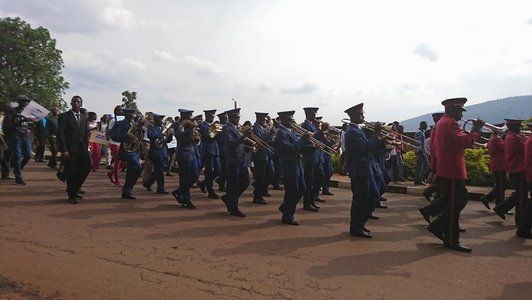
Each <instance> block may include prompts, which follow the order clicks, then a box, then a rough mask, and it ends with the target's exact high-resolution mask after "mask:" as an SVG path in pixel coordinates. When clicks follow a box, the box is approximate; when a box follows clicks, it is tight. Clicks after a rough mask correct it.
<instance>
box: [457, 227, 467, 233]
mask: <svg viewBox="0 0 532 300" xmlns="http://www.w3.org/2000/svg"><path fill="white" fill-rule="evenodd" d="M458 231H459V232H466V230H465V228H458Z"/></svg>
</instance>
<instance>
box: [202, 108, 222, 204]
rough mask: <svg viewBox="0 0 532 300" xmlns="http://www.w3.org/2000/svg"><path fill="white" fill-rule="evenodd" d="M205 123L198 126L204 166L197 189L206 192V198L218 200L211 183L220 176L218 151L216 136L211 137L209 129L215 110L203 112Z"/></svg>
mask: <svg viewBox="0 0 532 300" xmlns="http://www.w3.org/2000/svg"><path fill="white" fill-rule="evenodd" d="M203 112H204V113H205V121H204V122H202V123H201V125H200V126H199V132H200V135H201V145H202V155H201V157H202V162H203V165H204V166H205V178H204V179H203V181H200V182H199V183H198V187H199V188H200V189H201V191H202V192H203V193H205V192H208V195H207V197H208V198H210V199H218V198H219V197H218V195H216V193H215V192H214V189H213V187H212V186H213V182H214V178H216V174H220V168H221V167H220V150H219V149H218V142H217V141H216V136H214V137H211V135H210V134H209V128H210V127H211V126H212V124H213V122H214V115H215V114H216V109H211V110H204V111H203Z"/></svg>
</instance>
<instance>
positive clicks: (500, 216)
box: [493, 206, 506, 220]
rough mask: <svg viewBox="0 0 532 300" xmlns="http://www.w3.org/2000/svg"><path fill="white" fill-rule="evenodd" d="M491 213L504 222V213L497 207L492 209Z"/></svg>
mask: <svg viewBox="0 0 532 300" xmlns="http://www.w3.org/2000/svg"><path fill="white" fill-rule="evenodd" d="M493 211H494V212H495V213H496V214H497V216H499V218H501V219H503V220H506V216H505V215H504V212H502V211H501V210H500V209H498V208H497V206H495V207H494V208H493Z"/></svg>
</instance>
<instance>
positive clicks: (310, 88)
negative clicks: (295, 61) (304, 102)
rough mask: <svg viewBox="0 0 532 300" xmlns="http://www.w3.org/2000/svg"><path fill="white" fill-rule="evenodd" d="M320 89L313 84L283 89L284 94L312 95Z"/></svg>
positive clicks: (306, 83)
mask: <svg viewBox="0 0 532 300" xmlns="http://www.w3.org/2000/svg"><path fill="white" fill-rule="evenodd" d="M319 89H320V88H319V87H318V85H317V84H315V83H313V82H305V83H303V85H301V86H299V87H287V88H281V93H283V94H311V93H314V92H316V91H318V90H319Z"/></svg>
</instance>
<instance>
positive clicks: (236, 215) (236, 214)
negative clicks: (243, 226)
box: [231, 210, 246, 218]
mask: <svg viewBox="0 0 532 300" xmlns="http://www.w3.org/2000/svg"><path fill="white" fill-rule="evenodd" d="M231 216H235V217H242V218H243V217H245V216H246V214H245V213H243V212H241V211H240V210H235V211H232V212H231Z"/></svg>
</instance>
